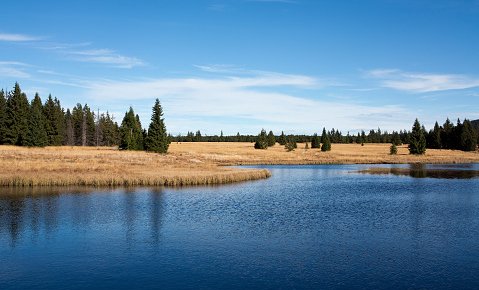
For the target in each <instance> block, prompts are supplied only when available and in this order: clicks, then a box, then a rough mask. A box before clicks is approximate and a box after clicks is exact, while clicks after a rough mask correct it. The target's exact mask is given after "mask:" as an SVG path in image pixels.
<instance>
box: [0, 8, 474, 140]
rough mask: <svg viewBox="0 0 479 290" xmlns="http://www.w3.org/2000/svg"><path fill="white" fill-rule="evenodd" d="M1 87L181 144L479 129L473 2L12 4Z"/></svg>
mask: <svg viewBox="0 0 479 290" xmlns="http://www.w3.org/2000/svg"><path fill="white" fill-rule="evenodd" d="M8 2H9V3H8V4H7V3H4V4H3V5H2V7H3V9H2V11H3V13H2V21H1V24H0V80H1V82H0V85H1V86H2V87H3V88H7V89H8V90H10V89H11V87H12V86H13V84H14V83H15V81H18V82H19V83H20V84H21V86H22V89H23V90H24V91H26V92H27V94H28V96H29V97H30V98H31V97H32V96H33V94H34V93H35V92H39V93H40V95H41V96H42V97H43V98H46V97H47V96H48V94H49V93H51V94H52V95H53V96H57V97H58V98H59V99H60V100H61V101H62V105H63V106H65V107H70V108H71V107H73V106H74V105H75V104H76V103H78V102H80V103H88V104H89V106H90V107H91V108H93V109H95V111H96V110H97V109H99V110H100V111H102V112H103V111H106V110H109V111H110V112H112V113H114V116H115V118H116V120H117V121H118V122H121V118H122V117H123V115H124V112H125V111H126V110H127V109H128V107H129V106H133V108H134V109H135V111H136V112H137V113H138V114H139V115H140V117H141V120H142V123H143V126H145V127H147V126H148V123H149V118H150V113H151V107H152V105H153V103H154V99H155V98H159V99H160V101H161V103H162V105H163V108H164V111H165V118H166V124H167V128H168V130H169V131H170V132H171V133H172V134H175V135H176V134H178V133H183V134H184V133H185V132H186V131H188V130H198V129H199V130H201V131H202V132H203V133H206V134H219V132H220V130H223V131H224V132H225V133H226V134H235V133H236V132H238V131H239V132H241V133H250V134H256V133H257V132H259V130H260V129H261V128H266V129H268V130H270V129H271V130H274V131H275V132H276V133H279V132H280V131H281V130H284V131H285V132H288V133H307V134H311V133H313V132H320V131H321V129H322V127H326V128H333V127H334V128H337V129H340V130H342V131H343V132H344V133H346V132H347V131H351V132H356V131H357V130H361V129H364V130H369V129H373V128H377V127H381V129H383V130H399V129H405V128H408V129H409V128H410V127H411V126H412V123H413V121H414V119H415V118H416V117H418V118H419V119H420V121H422V122H423V123H424V124H425V125H426V127H428V128H430V127H431V126H432V125H433V124H434V121H435V120H438V121H440V123H442V122H443V121H444V120H445V118H446V117H449V118H451V119H453V120H455V119H457V118H461V119H463V118H469V119H478V118H479V54H478V51H479V1H477V0H436V1H434V0H430V1H428V0H422V1H421V0H415V1H413V0H369V1H368V0H361V1H359V0H348V1H346V0H334V1H333V0H330V1H321V0H316V1H314V0H309V1H307V0H216V1H206V0H205V1H201V0H196V1H193V0H192V1H186V0H184V1H183V0H174V1H173V0H171V1H166V0H165V1H160V0H159V1H75V2H73V1H22V0H17V1H8Z"/></svg>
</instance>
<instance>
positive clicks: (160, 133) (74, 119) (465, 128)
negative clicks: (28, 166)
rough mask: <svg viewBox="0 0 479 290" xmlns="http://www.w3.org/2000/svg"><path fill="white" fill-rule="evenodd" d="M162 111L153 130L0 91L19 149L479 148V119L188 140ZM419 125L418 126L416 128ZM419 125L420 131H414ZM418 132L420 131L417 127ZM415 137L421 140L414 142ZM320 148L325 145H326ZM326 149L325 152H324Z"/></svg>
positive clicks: (131, 117) (2, 112) (7, 129)
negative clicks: (200, 145)
mask: <svg viewBox="0 0 479 290" xmlns="http://www.w3.org/2000/svg"><path fill="white" fill-rule="evenodd" d="M162 116H163V111H162V108H161V105H160V102H159V100H158V99H157V100H156V102H155V105H154V106H153V110H152V118H151V123H150V125H149V127H148V130H147V129H146V128H144V127H142V124H141V122H140V118H139V116H138V115H137V114H135V112H134V110H133V108H132V107H130V108H129V109H128V111H126V112H125V115H124V117H123V119H122V122H121V124H120V125H119V124H118V123H117V122H116V121H115V120H114V117H113V116H112V115H111V114H110V113H109V112H108V111H107V112H106V113H101V114H100V112H99V111H97V112H94V110H92V109H91V108H90V107H89V106H88V105H87V104H84V105H81V104H80V103H78V104H77V105H76V106H75V107H73V108H72V109H71V110H70V109H69V108H67V109H66V110H65V109H64V108H63V107H62V106H61V103H60V100H59V99H57V98H56V97H55V98H52V96H51V95H49V96H48V98H47V99H46V101H45V102H44V103H43V102H42V100H41V98H40V96H39V95H38V93H37V94H35V96H34V98H33V99H32V100H31V102H29V100H28V97H27V96H26V94H25V93H24V92H22V91H21V89H20V85H19V84H18V83H15V86H14V88H13V90H12V91H10V92H5V91H3V90H1V91H0V145H1V144H9V145H17V146H32V147H33V146H35V147H44V146H62V145H66V146H118V147H119V148H120V149H125V150H146V151H154V152H159V153H166V152H167V150H168V144H169V143H170V142H251V143H254V147H255V148H256V149H266V148H268V147H270V146H274V145H275V144H276V142H278V143H279V144H281V145H284V146H285V148H286V149H287V150H294V148H296V147H297V143H310V144H311V148H321V150H323V151H329V150H331V143H357V144H364V143H392V144H394V145H400V144H410V143H413V141H414V142H423V143H424V144H420V146H422V147H424V148H431V149H455V150H463V151H474V150H476V149H477V144H478V141H479V140H478V136H479V120H475V121H470V120H468V119H465V120H464V121H462V122H461V120H459V119H458V120H457V122H456V124H454V123H452V122H451V121H450V120H449V119H447V120H446V121H445V122H444V124H443V125H439V124H438V122H436V123H435V125H434V128H432V129H430V130H429V131H427V130H426V128H425V127H424V126H422V125H420V123H419V122H418V121H417V120H416V121H417V123H418V124H416V122H415V124H414V126H413V128H412V131H411V130H400V131H399V132H396V131H393V132H388V131H382V130H381V129H380V128H378V129H377V130H374V129H371V130H369V132H367V133H366V132H365V131H363V130H362V131H360V132H357V133H356V134H350V133H349V132H347V134H346V135H344V134H343V133H342V132H341V131H340V130H336V129H334V128H333V129H331V130H326V129H325V128H323V130H322V134H321V136H318V134H316V133H315V134H313V135H286V134H285V133H284V131H282V132H281V134H274V133H273V132H272V131H269V133H266V130H264V129H263V130H262V131H261V132H260V133H259V134H258V135H241V134H240V133H239V132H238V133H237V134H236V135H231V136H225V135H224V134H223V132H222V131H221V132H220V134H219V135H213V136H207V135H203V134H202V133H201V131H200V130H197V131H196V132H195V133H193V131H191V132H190V131H188V132H187V134H186V135H185V136H182V135H181V134H180V135H177V136H172V135H167V131H166V127H165V123H164V119H163V118H162ZM417 126H419V127H417ZM414 127H416V132H414ZM418 128H419V129H418ZM414 138H417V140H415V139H414ZM321 144H323V145H325V144H326V146H321ZM308 146H309V145H308ZM323 147H324V148H323Z"/></svg>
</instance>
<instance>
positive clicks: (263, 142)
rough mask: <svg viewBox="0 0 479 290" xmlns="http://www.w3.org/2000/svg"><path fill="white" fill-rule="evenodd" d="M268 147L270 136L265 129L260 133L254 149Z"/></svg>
mask: <svg viewBox="0 0 479 290" xmlns="http://www.w3.org/2000/svg"><path fill="white" fill-rule="evenodd" d="M267 148H268V137H267V135H266V131H265V130H264V129H262V130H261V133H259V135H258V138H257V139H256V142H255V143H254V149H267Z"/></svg>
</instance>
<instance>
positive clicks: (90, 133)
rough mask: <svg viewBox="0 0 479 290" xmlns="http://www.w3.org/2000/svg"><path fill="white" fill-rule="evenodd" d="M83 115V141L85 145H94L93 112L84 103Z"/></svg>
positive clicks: (94, 126)
mask: <svg viewBox="0 0 479 290" xmlns="http://www.w3.org/2000/svg"><path fill="white" fill-rule="evenodd" d="M83 116H84V118H85V121H84V125H85V129H84V131H85V134H86V136H85V141H86V144H85V145H86V146H95V145H96V138H95V135H96V134H95V131H96V125H95V114H94V113H93V112H92V111H91V109H90V107H89V106H88V105H87V104H85V106H83Z"/></svg>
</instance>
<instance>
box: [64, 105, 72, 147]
mask: <svg viewBox="0 0 479 290" xmlns="http://www.w3.org/2000/svg"><path fill="white" fill-rule="evenodd" d="M74 134H75V133H74V129H73V120H72V114H71V113H70V109H67V112H66V114H65V136H64V141H63V144H65V145H67V146H74V145H75V136H74Z"/></svg>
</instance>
